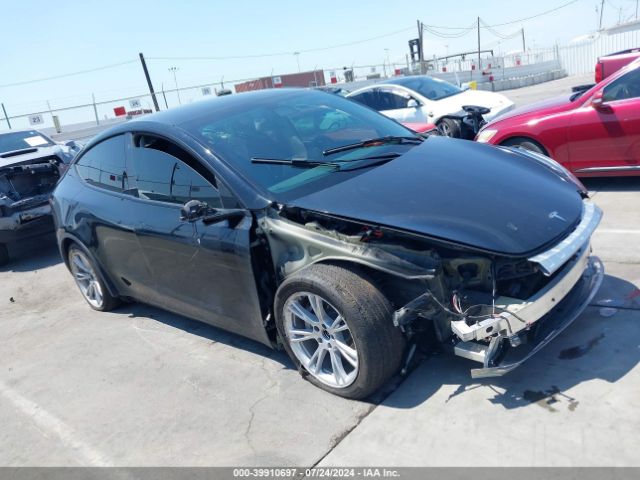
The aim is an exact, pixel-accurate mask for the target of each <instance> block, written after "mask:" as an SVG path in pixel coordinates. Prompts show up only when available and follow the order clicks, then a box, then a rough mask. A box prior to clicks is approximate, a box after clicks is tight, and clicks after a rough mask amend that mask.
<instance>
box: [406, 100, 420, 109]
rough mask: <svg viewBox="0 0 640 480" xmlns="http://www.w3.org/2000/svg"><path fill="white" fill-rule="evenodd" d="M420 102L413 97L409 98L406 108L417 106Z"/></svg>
mask: <svg viewBox="0 0 640 480" xmlns="http://www.w3.org/2000/svg"><path fill="white" fill-rule="evenodd" d="M419 106H420V104H419V103H418V101H417V100H416V99H415V98H410V99H409V101H408V102H407V108H418V107H419Z"/></svg>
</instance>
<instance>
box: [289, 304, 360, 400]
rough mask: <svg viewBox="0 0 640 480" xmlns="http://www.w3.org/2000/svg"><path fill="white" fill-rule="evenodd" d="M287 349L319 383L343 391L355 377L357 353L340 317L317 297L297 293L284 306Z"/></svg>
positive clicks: (356, 372) (349, 333)
mask: <svg viewBox="0 0 640 480" xmlns="http://www.w3.org/2000/svg"><path fill="white" fill-rule="evenodd" d="M284 327H285V331H286V334H287V338H288V339H289V346H290V348H291V350H292V351H293V353H294V354H295V356H296V358H297V359H298V361H300V363H301V364H302V365H303V366H304V368H305V369H306V370H307V371H308V372H309V374H311V375H313V376H314V377H315V378H317V379H318V380H319V381H320V382H322V383H324V384H325V385H328V386H330V387H333V388H346V387H348V386H349V385H351V384H352V383H353V382H354V380H355V379H356V377H357V376H358V351H357V349H356V345H355V341H354V339H353V337H352V335H351V331H350V330H349V325H348V324H347V322H346V320H345V319H344V317H343V316H342V315H341V314H340V312H339V311H338V310H337V309H336V308H335V307H334V306H333V305H331V304H330V303H329V302H328V301H327V300H325V299H324V298H322V297H321V296H320V295H316V294H313V293H308V292H299V293H296V294H294V295H292V296H291V297H289V299H288V300H287V302H286V303H285V306H284Z"/></svg>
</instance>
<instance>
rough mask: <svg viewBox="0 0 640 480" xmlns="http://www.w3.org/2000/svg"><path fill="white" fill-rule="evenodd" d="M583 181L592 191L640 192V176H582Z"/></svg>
mask: <svg viewBox="0 0 640 480" xmlns="http://www.w3.org/2000/svg"><path fill="white" fill-rule="evenodd" d="M581 181H582V183H583V184H584V186H585V187H587V189H588V190H589V191H590V192H640V176H638V177H598V178H582V179H581Z"/></svg>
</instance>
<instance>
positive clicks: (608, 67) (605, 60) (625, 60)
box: [596, 48, 640, 83]
mask: <svg viewBox="0 0 640 480" xmlns="http://www.w3.org/2000/svg"><path fill="white" fill-rule="evenodd" d="M636 58H640V48H631V49H629V50H623V51H622V52H617V53H612V54H611V55H605V56H604V57H600V58H599V59H598V63H596V83H599V82H601V81H602V80H604V79H605V78H607V77H608V76H610V75H613V74H614V73H616V72H617V71H618V70H620V69H621V68H622V67H624V66H625V65H628V64H630V63H631V62H633V61H634V60H635V59H636Z"/></svg>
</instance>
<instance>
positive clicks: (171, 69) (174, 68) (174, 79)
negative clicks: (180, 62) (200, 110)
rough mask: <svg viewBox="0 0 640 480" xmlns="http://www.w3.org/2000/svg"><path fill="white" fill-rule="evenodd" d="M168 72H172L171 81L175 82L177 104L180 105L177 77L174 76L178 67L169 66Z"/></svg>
mask: <svg viewBox="0 0 640 480" xmlns="http://www.w3.org/2000/svg"><path fill="white" fill-rule="evenodd" d="M168 70H169V71H170V72H173V81H174V82H175V84H176V93H177V94H178V104H180V105H182V100H181V99H180V90H178V77H177V76H176V72H177V71H178V70H179V69H178V67H169V69H168Z"/></svg>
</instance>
